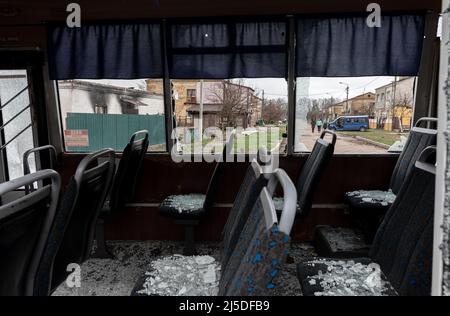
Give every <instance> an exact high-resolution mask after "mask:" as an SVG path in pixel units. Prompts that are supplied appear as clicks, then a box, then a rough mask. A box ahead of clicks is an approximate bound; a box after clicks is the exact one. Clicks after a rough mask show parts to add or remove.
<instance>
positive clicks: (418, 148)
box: [389, 118, 437, 194]
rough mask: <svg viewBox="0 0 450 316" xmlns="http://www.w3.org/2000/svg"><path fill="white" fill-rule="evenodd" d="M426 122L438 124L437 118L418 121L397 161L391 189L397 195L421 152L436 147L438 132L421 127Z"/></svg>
mask: <svg viewBox="0 0 450 316" xmlns="http://www.w3.org/2000/svg"><path fill="white" fill-rule="evenodd" d="M426 122H432V123H436V122H437V119H435V118H422V119H420V120H419V121H417V123H416V126H415V127H414V128H412V129H411V132H410V133H409V137H408V140H407V141H406V144H405V147H404V148H403V151H402V153H401V155H400V157H399V159H398V161H397V164H396V166H395V168H394V172H393V173H392V177H391V183H390V186H389V187H390V189H391V190H392V192H394V193H395V194H397V193H398V192H399V190H400V188H401V186H402V184H403V182H404V181H405V179H406V178H407V176H408V174H409V173H410V172H411V170H412V169H413V168H414V164H415V162H416V161H417V158H419V155H420V154H421V152H422V151H423V150H424V149H425V148H427V147H428V146H433V145H436V138H437V130H436V129H431V128H424V127H420V126H421V125H422V124H424V123H426Z"/></svg>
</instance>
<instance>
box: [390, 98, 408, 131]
mask: <svg viewBox="0 0 450 316" xmlns="http://www.w3.org/2000/svg"><path fill="white" fill-rule="evenodd" d="M412 102H413V100H412V97H411V95H410V94H409V93H398V94H396V95H395V96H392V97H391V98H390V99H388V100H387V104H386V107H387V110H388V112H389V113H391V116H392V123H394V119H397V120H398V122H399V127H400V131H401V132H403V119H404V118H405V117H406V116H407V115H408V114H411V111H412V108H413V105H412Z"/></svg>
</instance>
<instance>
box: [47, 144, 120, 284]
mask: <svg viewBox="0 0 450 316" xmlns="http://www.w3.org/2000/svg"><path fill="white" fill-rule="evenodd" d="M105 159H106V160H105ZM100 160H105V161H103V162H100ZM114 160H115V158H114V151H113V150H112V149H104V150H101V151H98V152H95V153H92V154H90V155H88V156H86V157H85V158H84V159H83V160H82V161H81V162H80V164H79V165H78V168H77V170H76V172H75V175H74V176H72V178H71V179H70V182H69V184H68V187H67V189H66V192H65V193H64V196H63V197H62V199H61V205H60V207H59V211H58V216H57V217H56V220H55V223H54V225H53V227H52V231H51V235H52V236H63V241H62V243H61V246H60V247H59V250H58V254H57V256H56V259H55V264H54V270H53V279H52V290H55V289H56V288H57V287H58V286H59V285H60V284H61V283H62V282H64V280H65V279H66V277H67V275H68V272H67V271H66V269H67V265H68V264H71V263H76V264H81V263H83V262H84V261H86V260H87V259H88V257H89V255H90V253H91V248H92V243H93V240H94V233H95V224H96V221H97V219H98V216H99V214H100V209H101V208H102V206H103V204H104V202H105V199H106V195H107V192H108V189H109V188H110V184H111V181H112V177H113V174H114V169H115V161H114Z"/></svg>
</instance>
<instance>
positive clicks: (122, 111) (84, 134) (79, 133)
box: [58, 79, 166, 152]
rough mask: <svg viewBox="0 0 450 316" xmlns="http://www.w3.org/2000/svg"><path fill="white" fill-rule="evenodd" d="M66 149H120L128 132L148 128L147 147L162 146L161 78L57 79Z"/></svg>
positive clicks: (163, 132) (128, 134) (153, 148)
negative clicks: (148, 142)
mask: <svg viewBox="0 0 450 316" xmlns="http://www.w3.org/2000/svg"><path fill="white" fill-rule="evenodd" d="M58 87H59V97H60V104H61V117H62V124H63V128H64V136H65V145H66V151H70V152H93V151H96V150H99V149H102V148H113V149H114V150H116V151H122V150H123V148H125V146H126V144H127V143H128V142H129V140H130V137H131V135H132V134H133V133H134V132H136V131H140V130H148V131H149V141H150V146H149V149H148V150H149V151H165V150H166V134H165V116H164V97H163V81H162V80H160V79H158V80H153V79H152V80H145V79H141V80H64V81H59V82H58Z"/></svg>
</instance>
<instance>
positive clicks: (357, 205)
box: [345, 191, 396, 213]
mask: <svg viewBox="0 0 450 316" xmlns="http://www.w3.org/2000/svg"><path fill="white" fill-rule="evenodd" d="M345 198H346V200H347V202H348V203H349V204H350V209H351V210H353V211H354V210H363V211H364V212H366V211H372V212H376V211H378V212H379V213H384V212H386V211H387V210H389V208H390V207H391V205H392V204H393V203H394V201H395V198H396V196H395V194H394V193H393V192H392V191H354V192H347V193H346V194H345Z"/></svg>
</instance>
